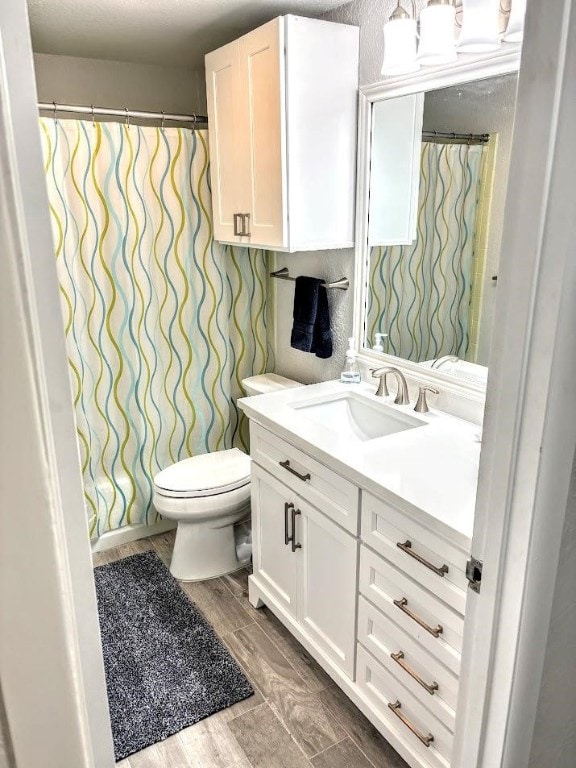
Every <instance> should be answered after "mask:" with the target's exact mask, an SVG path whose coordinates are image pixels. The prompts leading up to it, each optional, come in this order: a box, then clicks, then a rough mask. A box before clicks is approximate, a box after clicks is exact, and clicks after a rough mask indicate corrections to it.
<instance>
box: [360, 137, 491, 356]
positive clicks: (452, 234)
mask: <svg viewBox="0 0 576 768" xmlns="http://www.w3.org/2000/svg"><path fill="white" fill-rule="evenodd" d="M485 152H486V145H479V144H476V145H470V146H469V145H467V144H442V143H435V142H434V143H432V142H426V143H423V144H422V155H421V167H420V174H421V175H420V192H419V200H418V233H417V237H416V240H415V241H414V242H413V243H412V244H410V245H395V246H378V247H373V248H372V250H371V254H370V290H369V296H368V311H367V322H366V339H367V342H368V344H369V345H371V344H372V343H373V341H374V334H375V333H376V332H381V333H387V334H388V340H387V341H388V345H387V347H385V351H386V352H389V353H391V354H394V355H396V356H398V357H402V358H404V359H406V360H413V361H414V362H422V361H424V360H430V359H433V358H437V357H440V356H442V355H447V354H454V355H458V357H461V358H465V357H466V352H467V350H468V346H469V326H470V301H471V293H472V278H473V274H474V272H475V271H477V270H475V269H474V237H475V230H476V215H477V209H478V203H479V199H480V193H481V177H482V165H483V158H484V155H485Z"/></svg>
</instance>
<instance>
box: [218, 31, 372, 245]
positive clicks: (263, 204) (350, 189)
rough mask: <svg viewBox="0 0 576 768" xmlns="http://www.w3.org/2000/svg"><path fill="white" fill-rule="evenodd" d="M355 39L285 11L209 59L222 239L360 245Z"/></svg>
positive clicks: (253, 242)
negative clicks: (357, 229) (357, 242)
mask: <svg viewBox="0 0 576 768" xmlns="http://www.w3.org/2000/svg"><path fill="white" fill-rule="evenodd" d="M358 39H359V38H358V28H357V27H351V26H347V25H343V24H334V23H332V22H327V21H319V20H316V19H307V18H303V17H299V16H281V17H279V18H276V19H274V20H272V21H270V22H269V23H268V24H264V25H263V26H261V27H259V28H258V29H255V30H254V31H252V32H250V33H248V34H246V35H244V36H243V37H241V38H239V39H238V40H235V41H234V42H232V43H229V44H228V45H226V46H224V47H222V48H219V49H218V50H216V51H213V52H212V53H209V54H208V55H207V56H206V89H207V99H208V119H209V126H210V136H209V139H210V140H209V145H210V146H209V149H210V172H211V182H212V206H213V221H214V237H215V239H216V240H219V241H221V242H224V243H235V244H238V245H244V246H250V247H262V248H273V249H275V250H278V251H305V250H319V249H327V248H345V247H351V246H352V245H353V244H354V236H353V232H354V194H355V175H356V113H357V95H358V94H357V92H358Z"/></svg>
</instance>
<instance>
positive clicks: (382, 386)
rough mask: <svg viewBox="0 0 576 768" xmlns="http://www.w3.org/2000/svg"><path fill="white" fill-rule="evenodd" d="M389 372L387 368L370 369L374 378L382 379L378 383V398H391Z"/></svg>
mask: <svg viewBox="0 0 576 768" xmlns="http://www.w3.org/2000/svg"><path fill="white" fill-rule="evenodd" d="M387 370H388V368H387V367H384V368H370V373H371V374H372V376H373V378H375V379H378V378H379V379H380V381H379V383H378V389H377V390H376V392H375V394H376V396H377V397H389V395H390V391H389V389H388V385H387V384H386V373H385V372H386V371H387Z"/></svg>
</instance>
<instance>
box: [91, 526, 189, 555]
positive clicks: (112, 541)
mask: <svg viewBox="0 0 576 768" xmlns="http://www.w3.org/2000/svg"><path fill="white" fill-rule="evenodd" d="M176 525H177V523H175V522H174V520H160V521H159V522H158V523H154V525H142V524H138V525H125V526H124V527H123V528H117V529H116V530H115V531H107V532H106V533H103V534H102V536H100V537H99V538H98V539H94V540H93V541H92V552H93V553H94V552H105V551H106V550H107V549H113V548H114V547H119V546H120V544H127V543H128V542H129V541H137V540H138V539H147V538H148V537H149V536H155V535H156V534H157V533H165V532H166V531H172V530H173V529H174V528H176Z"/></svg>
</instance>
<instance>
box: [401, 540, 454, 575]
mask: <svg viewBox="0 0 576 768" xmlns="http://www.w3.org/2000/svg"><path fill="white" fill-rule="evenodd" d="M396 546H397V547H398V549H401V550H402V552H406V554H407V555H410V557H413V558H414V560H418V562H419V563H422V565H425V566H426V568H429V569H430V570H431V571H434V573H436V574H438V576H442V577H444V576H445V575H446V574H447V573H448V570H449V569H448V566H447V565H441V566H440V568H437V567H436V566H435V565H432V563H429V562H428V560H425V559H424V558H423V557H422V555H419V554H418V553H417V552H414V550H413V549H412V542H411V541H410V539H406V541H404V542H402V541H398V542H396Z"/></svg>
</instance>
